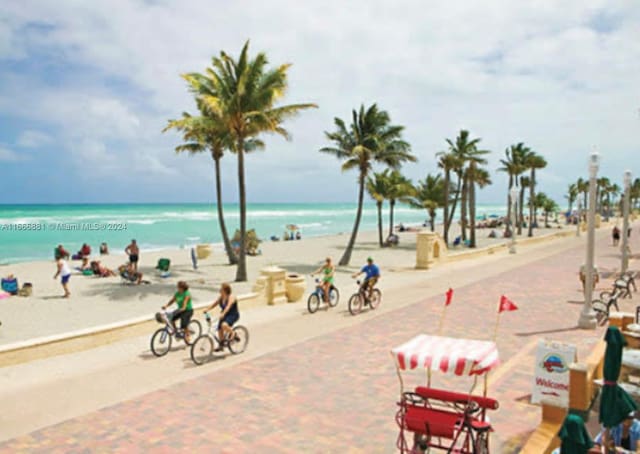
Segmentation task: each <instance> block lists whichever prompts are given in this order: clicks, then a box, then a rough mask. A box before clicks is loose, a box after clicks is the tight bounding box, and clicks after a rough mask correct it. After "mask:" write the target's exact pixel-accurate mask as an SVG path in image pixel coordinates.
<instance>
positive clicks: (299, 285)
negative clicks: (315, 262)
mask: <svg viewBox="0 0 640 454" xmlns="http://www.w3.org/2000/svg"><path fill="white" fill-rule="evenodd" d="M285 288H286V292H287V300H288V301H289V302H290V303H295V302H298V301H300V300H301V299H302V297H303V296H304V294H305V293H306V291H307V281H306V280H305V278H304V276H303V275H301V274H287V277H286V279H285Z"/></svg>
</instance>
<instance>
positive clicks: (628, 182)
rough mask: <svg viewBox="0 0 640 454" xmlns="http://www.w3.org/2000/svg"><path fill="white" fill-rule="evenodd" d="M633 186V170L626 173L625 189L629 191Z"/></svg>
mask: <svg viewBox="0 0 640 454" xmlns="http://www.w3.org/2000/svg"><path fill="white" fill-rule="evenodd" d="M630 186H631V170H625V171H624V188H625V189H628V188H629V187H630Z"/></svg>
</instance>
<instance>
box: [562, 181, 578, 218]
mask: <svg viewBox="0 0 640 454" xmlns="http://www.w3.org/2000/svg"><path fill="white" fill-rule="evenodd" d="M564 197H565V199H567V202H568V203H569V208H567V213H569V214H571V209H572V208H573V203H574V202H575V201H576V198H577V197H578V185H577V184H576V183H571V184H570V185H569V188H568V190H567V195H565V196H564Z"/></svg>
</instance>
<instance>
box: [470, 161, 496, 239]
mask: <svg viewBox="0 0 640 454" xmlns="http://www.w3.org/2000/svg"><path fill="white" fill-rule="evenodd" d="M485 152H486V153H488V151H485ZM482 161H484V162H486V160H485V159H482V158H480V159H478V158H476V159H475V160H472V161H471V164H470V166H469V171H468V178H469V218H470V219H471V230H470V235H469V247H476V185H478V187H479V188H481V189H482V188H484V187H485V186H488V185H490V184H491V177H490V176H489V172H488V171H487V170H486V169H483V168H481V167H479V165H480V163H481V162H482Z"/></svg>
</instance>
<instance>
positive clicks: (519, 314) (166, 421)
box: [0, 234, 638, 453]
mask: <svg viewBox="0 0 640 454" xmlns="http://www.w3.org/2000/svg"><path fill="white" fill-rule="evenodd" d="M635 237H637V234H634V238H633V246H634V250H637V248H638V241H637V240H636V239H635ZM521 252H522V251H521ZM504 260H509V256H508V255H506V254H505V255H504ZM583 260H584V247H583V246H581V247H576V248H573V249H569V250H568V251H565V252H563V253H561V254H558V255H555V256H552V257H550V258H547V259H545V260H540V261H537V262H533V263H531V264H529V265H526V266H522V267H519V268H516V269H513V270H511V271H509V272H505V273H502V274H500V275H498V276H496V277H493V278H490V279H487V280H485V281H484V282H482V283H478V284H473V285H468V286H466V287H462V288H456V289H455V296H454V300H453V303H452V305H451V306H450V309H449V312H448V314H447V318H446V322H445V327H444V333H445V334H446V335H449V336H458V337H468V338H477V339H490V338H491V336H492V333H493V327H494V323H495V318H496V317H495V309H496V304H497V301H498V298H499V297H500V295H501V294H505V295H507V296H509V297H510V298H511V299H512V300H514V301H515V302H516V303H517V304H518V305H519V307H520V310H518V311H516V312H511V313H505V314H503V316H502V323H501V327H500V331H499V338H498V346H499V350H500V355H501V360H502V365H501V367H500V368H499V369H498V370H497V371H496V372H495V373H494V374H493V375H492V377H491V388H490V394H491V395H492V396H494V397H496V398H498V399H499V401H500V404H501V408H500V410H499V411H497V412H495V413H494V414H493V416H492V421H493V423H494V426H495V428H496V432H495V433H494V434H493V438H492V443H493V447H494V450H493V451H494V452H514V451H515V448H514V447H516V446H518V444H519V443H521V442H522V440H523V439H524V438H525V437H526V436H527V435H528V433H529V431H530V430H531V429H532V428H533V427H535V425H536V424H537V421H538V419H539V414H540V413H539V408H538V407H536V406H533V405H530V404H528V403H527V402H528V394H529V392H530V390H531V377H532V372H533V362H534V361H533V355H534V353H535V346H536V342H537V341H538V339H540V338H542V337H546V338H549V339H553V340H558V341H565V342H572V343H575V344H576V345H578V347H579V355H580V356H582V357H584V355H585V352H586V351H588V349H589V348H590V347H591V346H592V345H593V343H594V342H595V341H596V340H597V339H598V338H599V337H600V336H601V330H598V331H596V332H593V331H581V330H578V329H576V322H577V319H578V315H579V312H580V309H581V306H580V304H579V300H580V298H581V296H580V292H579V283H578V280H577V270H578V268H579V266H580V264H581V263H582V262H583ZM597 263H598V265H599V266H600V268H601V269H614V268H616V267H617V266H619V258H618V254H617V253H616V251H615V250H614V249H613V248H612V247H610V246H609V238H608V236H607V238H606V239H604V238H601V239H599V241H598V259H597ZM635 265H636V263H635V262H632V268H634V267H635ZM472 270H473V269H472ZM471 272H473V271H471ZM425 276H426V278H427V279H428V273H427V274H425ZM608 282H609V281H606V280H604V281H602V282H601V284H600V287H601V288H604V287H605V286H608V285H609V284H608ZM443 290H444V288H443ZM345 300H346V298H344V300H343V301H342V302H341V303H340V305H339V306H338V308H337V310H339V311H345V310H346V301H345ZM442 303H443V297H438V298H430V299H428V300H425V301H420V302H417V303H415V304H412V305H409V306H406V307H404V308H401V309H398V310H395V311H392V312H389V313H386V314H381V315H380V316H377V317H374V318H370V319H368V320H366V321H364V322H363V323H360V324H358V325H356V326H353V327H350V328H349V329H342V330H339V331H336V332H334V333H333V334H331V335H328V336H322V337H319V338H315V339H311V340H308V341H305V342H302V343H300V344H297V345H295V346H293V347H289V348H285V349H283V350H280V351H277V352H274V353H271V354H267V355H265V356H262V357H259V358H257V359H254V360H252V361H250V362H245V363H242V364H239V365H236V366H233V367H231V368H227V369H224V370H218V371H214V372H212V373H210V374H207V375H205V376H202V377H200V378H198V379H196V380H191V381H185V382H182V383H180V384H179V385H175V386H171V387H169V388H167V389H164V390H161V391H157V392H152V393H149V394H146V395H144V396H142V397H140V398H136V399H133V400H130V401H126V402H123V403H120V404H117V405H113V406H111V407H108V408H104V409H102V410H99V411H95V412H92V413H89V414H87V415H84V416H81V417H78V418H74V419H71V420H69V421H66V422H63V423H60V424H56V425H54V426H50V427H47V428H45V429H42V430H38V431H36V432H33V433H31V434H29V435H26V436H21V437H18V438H15V439H12V440H9V441H7V442H5V443H2V444H0V452H11V453H14V452H35V453H63V452H64V453H86V452H99V453H101V452H104V453H114V452H119V453H124V452H143V451H149V452H153V453H163V452H167V453H168V452H176V451H180V450H185V451H186V450H187V449H188V450H189V451H192V452H229V453H231V452H234V453H235V452H285V453H294V452H296V453H297V452H314V453H328V452H332V453H333V452H335V453H347V452H354V453H356V452H366V453H390V452H394V446H395V440H396V436H397V427H396V424H395V422H394V414H395V411H396V407H395V401H396V400H397V398H398V391H399V388H398V381H397V377H396V374H395V369H394V367H393V363H392V360H391V357H390V355H389V350H390V348H391V347H393V346H395V345H398V344H400V343H402V342H404V341H405V340H407V339H409V338H410V337H412V336H413V335H415V334H417V333H421V332H425V333H434V332H435V331H436V329H437V325H438V317H439V314H440V311H441V310H442ZM383 304H384V302H383ZM623 306H625V307H626V308H627V309H629V308H631V307H632V306H631V302H629V301H627V302H625V303H624V304H623ZM327 316H329V314H326V313H324V312H322V311H320V312H319V313H317V314H315V315H314V317H318V319H319V320H320V319H322V318H323V317H327ZM345 316H346V315H345ZM160 361H161V360H160ZM203 367H206V366H203ZM413 378H414V379H415V380H416V383H417V382H418V381H419V380H424V374H422V375H414V377H413ZM122 380H123V382H122V385H123V386H126V377H122ZM467 384H468V382H464V383H462V386H463V387H462V388H459V389H460V390H464V389H465V388H464V386H466V385H467ZM433 385H434V386H439V385H442V386H443V387H445V388H446V387H448V386H460V385H461V382H454V381H452V380H441V379H440V378H439V377H437V376H436V375H434V382H433Z"/></svg>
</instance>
